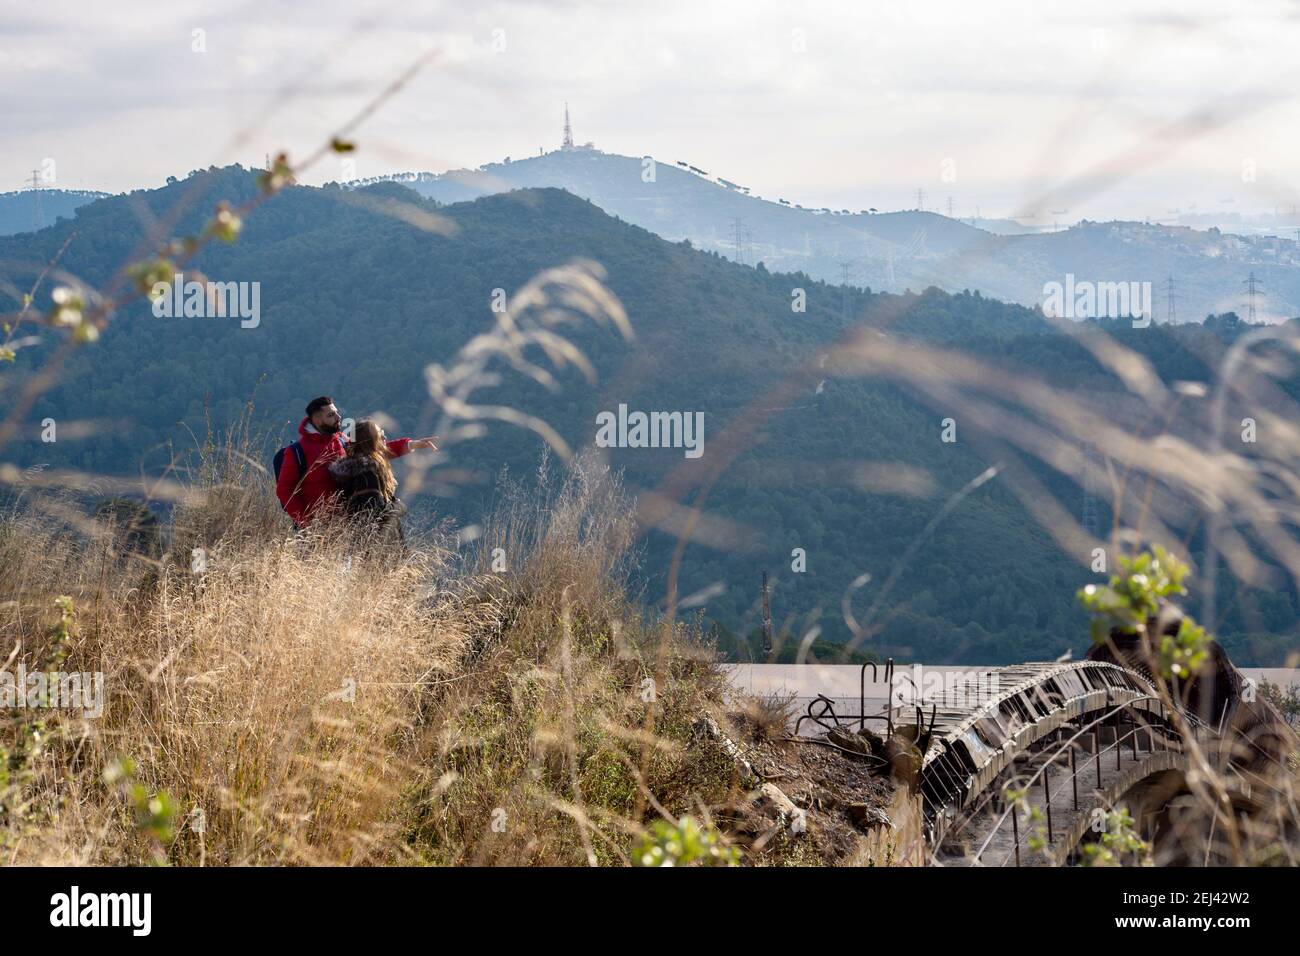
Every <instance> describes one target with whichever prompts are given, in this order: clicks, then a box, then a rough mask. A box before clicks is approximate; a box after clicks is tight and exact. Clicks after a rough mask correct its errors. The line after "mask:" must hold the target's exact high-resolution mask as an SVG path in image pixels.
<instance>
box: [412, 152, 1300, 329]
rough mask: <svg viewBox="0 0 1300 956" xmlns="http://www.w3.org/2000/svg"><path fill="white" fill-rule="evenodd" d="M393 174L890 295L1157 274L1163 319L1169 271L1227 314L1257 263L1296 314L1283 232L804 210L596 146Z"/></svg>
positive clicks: (1017, 297) (990, 290)
mask: <svg viewBox="0 0 1300 956" xmlns="http://www.w3.org/2000/svg"><path fill="white" fill-rule="evenodd" d="M389 178H391V179H393V180H395V181H398V182H402V183H404V184H405V185H408V186H410V187H411V188H412V189H415V190H416V191H417V192H419V193H420V194H421V195H424V196H428V197H430V198H431V199H435V200H437V201H438V202H441V203H455V202H463V201H465V200H468V199H474V198H477V197H479V196H485V195H490V194H493V193H500V192H507V191H509V190H511V189H524V188H536V187H546V186H550V187H556V188H560V189H565V190H568V191H569V192H571V193H573V194H574V195H576V196H580V197H582V198H584V199H589V200H591V201H592V202H593V203H595V204H596V205H597V206H599V207H600V208H602V209H604V210H605V211H606V212H608V213H610V214H611V215H614V216H618V217H619V218H620V219H624V220H626V221H627V222H630V223H633V224H635V225H638V226H642V227H643V228H645V229H649V230H650V231H651V232H654V233H655V234H657V235H660V236H662V237H664V238H665V239H669V240H671V241H680V240H682V239H687V240H690V242H691V243H692V244H694V245H695V246H697V247H698V248H702V249H706V250H710V251H716V252H718V253H720V254H722V255H724V256H726V257H727V258H729V259H732V260H736V261H740V262H743V263H745V264H749V265H754V264H755V263H757V262H760V261H761V262H763V263H764V264H765V265H766V266H767V267H768V268H769V269H771V270H773V271H781V272H805V273H807V274H808V275H810V276H812V277H813V278H817V279H822V280H825V281H827V282H833V283H840V282H843V281H845V280H846V279H847V281H848V282H849V283H850V284H853V285H857V286H862V287H867V288H871V289H875V290H881V291H886V292H903V291H906V290H912V291H919V290H921V289H925V288H928V287H930V286H936V287H938V288H941V289H945V290H947V291H950V292H960V291H963V290H971V291H975V290H978V291H980V292H982V293H983V294H985V295H990V296H994V297H997V298H1000V299H1003V300H1006V301H1010V302H1018V303H1020V304H1022V305H1027V306H1035V305H1042V304H1043V301H1044V286H1045V285H1046V284H1047V283H1050V282H1059V283H1064V282H1065V281H1066V276H1067V275H1072V276H1074V279H1075V280H1076V281H1079V282H1094V283H1096V282H1149V283H1150V284H1151V286H1150V290H1151V297H1152V301H1153V304H1154V305H1153V309H1152V311H1153V313H1154V315H1153V318H1154V320H1155V321H1157V322H1164V321H1167V319H1168V317H1169V308H1168V307H1169V301H1170V296H1169V285H1168V280H1169V279H1171V278H1172V280H1173V305H1174V318H1175V321H1179V322H1186V321H1200V320H1201V319H1204V318H1205V317H1206V316H1207V315H1210V314H1218V313H1221V312H1225V311H1236V312H1238V313H1240V314H1243V315H1245V314H1248V312H1249V308H1250V301H1249V298H1248V294H1247V285H1246V282H1247V279H1248V277H1249V276H1250V275H1251V274H1252V273H1253V274H1254V275H1255V277H1256V280H1257V282H1256V288H1257V289H1258V290H1259V292H1258V294H1257V296H1256V298H1255V307H1256V314H1257V317H1258V318H1259V319H1261V320H1281V319H1286V318H1290V317H1293V316H1296V315H1300V246H1298V245H1297V243H1296V242H1295V241H1294V240H1293V239H1286V238H1280V237H1271V236H1234V235H1226V234H1223V233H1221V232H1219V231H1218V230H1217V229H1210V230H1206V231H1200V230H1196V229H1192V228H1188V227H1185V226H1164V225H1156V224H1146V223H1139V222H1107V223H1094V222H1087V221H1084V222H1082V223H1079V224H1077V225H1075V226H1072V227H1071V228H1068V229H1064V230H1061V231H1055V232H1040V231H1033V230H1032V229H1031V228H1030V227H1026V226H1021V225H1020V224H1019V223H1016V222H1014V221H1012V220H980V221H979V226H976V225H971V224H969V223H968V222H965V221H962V220H958V219H950V218H948V217H946V216H942V215H939V214H938V213H935V212H928V211H919V210H912V211H902V212H877V211H874V210H864V209H857V210H849V209H829V208H825V209H805V208H802V207H800V206H798V205H795V204H793V202H792V201H789V200H787V199H786V198H785V197H776V198H770V197H769V198H760V197H758V196H755V195H753V194H752V193H751V192H750V191H749V190H748V189H747V188H746V187H745V186H743V185H741V184H738V183H734V182H731V181H729V180H726V179H724V178H721V177H718V176H715V175H710V174H709V173H708V172H706V171H705V170H703V169H700V168H699V167H697V166H694V165H693V164H691V163H690V162H688V161H687V160H673V161H657V160H654V159H651V158H649V157H645V158H641V157H635V156H620V155H616V154H612V153H604V152H601V151H599V150H596V149H593V148H576V149H564V150H555V151H553V152H550V153H546V154H544V155H540V156H533V157H529V158H527V159H519V160H513V161H511V160H506V161H504V162H500V163H490V164H488V165H486V166H483V167H480V168H479V169H476V170H454V171H451V172H446V173H442V174H436V175H435V174H432V173H412V174H408V175H404V176H396V177H389ZM981 227H982V228H981Z"/></svg>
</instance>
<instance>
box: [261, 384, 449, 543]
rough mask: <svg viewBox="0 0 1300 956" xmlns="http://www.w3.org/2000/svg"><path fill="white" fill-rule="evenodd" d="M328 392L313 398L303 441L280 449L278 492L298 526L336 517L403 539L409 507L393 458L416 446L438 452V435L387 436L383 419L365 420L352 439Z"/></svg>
mask: <svg viewBox="0 0 1300 956" xmlns="http://www.w3.org/2000/svg"><path fill="white" fill-rule="evenodd" d="M342 428H343V420H342V418H340V416H339V410H338V408H337V407H335V405H334V401H333V399H331V398H330V397H329V396H328V395H322V396H320V397H319V398H314V399H312V400H311V401H310V402H309V403H308V404H307V415H306V417H305V418H304V419H303V420H302V421H301V422H300V423H299V425H298V440H297V441H296V442H294V443H293V444H291V445H288V446H286V447H284V448H281V449H280V450H279V451H278V452H276V453H275V459H274V461H273V469H274V473H275V478H276V484H275V493H276V497H278V498H279V499H280V504H281V506H283V508H284V510H285V512H286V513H287V514H288V515H289V517H290V518H292V519H293V526H294V528H295V529H299V530H301V529H303V528H306V527H308V526H309V525H310V524H312V523H313V522H315V521H319V520H321V519H323V518H326V517H330V516H337V515H340V514H341V515H344V516H347V517H349V518H351V519H353V520H354V521H356V522H357V523H358V524H360V525H361V526H362V529H363V530H366V531H371V532H376V533H380V532H382V533H386V534H392V535H394V536H395V537H396V538H398V539H400V538H401V515H402V513H403V511H404V510H405V508H404V507H403V505H402V502H401V500H400V499H399V498H398V497H397V480H396V479H395V478H394V477H393V469H392V467H391V466H390V465H389V462H390V461H391V460H392V459H394V458H400V457H402V456H403V455H405V454H407V453H408V452H410V451H411V450H413V449H416V448H432V449H434V450H437V447H438V446H437V445H436V444H435V439H434V438H414V439H412V438H394V439H391V440H390V439H388V438H387V436H385V435H384V430H383V428H381V427H380V425H379V423H378V422H374V421H368V420H367V421H360V422H357V423H356V429H355V432H354V435H353V439H352V441H351V442H347V441H345V440H344V437H343V432H342Z"/></svg>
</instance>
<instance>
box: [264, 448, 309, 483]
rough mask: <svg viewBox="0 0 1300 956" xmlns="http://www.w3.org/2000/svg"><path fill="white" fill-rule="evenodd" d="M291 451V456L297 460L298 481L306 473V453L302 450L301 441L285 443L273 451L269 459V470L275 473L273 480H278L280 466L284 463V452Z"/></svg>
mask: <svg viewBox="0 0 1300 956" xmlns="http://www.w3.org/2000/svg"><path fill="white" fill-rule="evenodd" d="M286 451H292V452H293V457H294V458H296V459H297V461H298V481H299V482H301V481H302V479H303V476H304V475H306V474H307V455H306V453H305V452H304V451H303V450H302V442H298V441H296V442H294V443H293V444H292V445H286V446H285V447H283V448H281V449H280V450H279V451H277V452H276V453H275V457H274V458H272V459H271V470H272V472H274V474H275V480H276V481H279V480H280V466H282V465H283V464H284V453H285V452H286Z"/></svg>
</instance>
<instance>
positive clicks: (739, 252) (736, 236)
mask: <svg viewBox="0 0 1300 956" xmlns="http://www.w3.org/2000/svg"><path fill="white" fill-rule="evenodd" d="M731 241H732V244H733V245H734V246H735V247H736V261H737V262H739V263H740V264H741V265H748V264H749V262H748V255H747V248H746V247H747V246H748V244H749V227H748V226H746V225H745V220H744V217H742V216H736V217H735V218H734V219H732V220H731Z"/></svg>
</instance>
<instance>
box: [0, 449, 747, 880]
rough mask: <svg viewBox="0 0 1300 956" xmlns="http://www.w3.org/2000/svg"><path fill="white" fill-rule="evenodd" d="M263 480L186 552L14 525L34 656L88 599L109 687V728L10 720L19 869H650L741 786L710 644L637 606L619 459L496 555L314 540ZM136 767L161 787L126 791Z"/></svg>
mask: <svg viewBox="0 0 1300 956" xmlns="http://www.w3.org/2000/svg"><path fill="white" fill-rule="evenodd" d="M247 460H250V461H251V460H252V458H251V456H248V458H247ZM231 461H234V459H231ZM238 467H241V468H242V467H244V466H242V465H241V466H238ZM255 477H256V476H255V475H251V474H243V475H242V476H240V475H232V473H231V471H230V470H229V469H215V470H213V471H210V472H208V473H207V474H206V475H205V476H204V478H203V480H206V481H209V482H210V484H209V485H208V486H207V487H206V488H202V489H196V490H197V491H199V492H202V493H201V494H196V495H194V496H193V497H192V498H191V499H190V503H188V504H185V505H182V506H178V507H177V508H176V509H174V511H173V514H172V527H171V546H170V548H169V549H168V550H167V552H166V554H165V555H164V556H163V558H162V559H161V560H157V559H153V558H148V557H146V556H143V555H139V554H132V553H130V552H128V551H125V550H124V549H123V548H122V542H121V540H120V539H119V538H118V537H116V536H115V535H116V532H115V530H114V529H113V527H111V526H100V527H99V528H98V529H96V528H93V527H92V528H89V529H87V528H84V527H83V528H73V527H70V526H60V525H58V524H57V523H56V522H53V521H52V520H50V519H49V518H48V517H44V518H43V517H39V516H34V515H33V513H32V511H31V509H26V510H25V511H24V514H23V515H22V516H20V515H18V514H13V515H10V516H9V517H8V518H7V519H6V520H5V521H4V523H3V524H0V588H3V591H2V592H0V594H2V595H3V599H4V604H3V611H2V613H3V614H4V617H5V625H6V633H7V634H8V633H14V634H18V635H19V637H20V639H19V642H18V645H19V646H18V655H19V658H20V659H22V660H24V661H26V662H28V664H29V665H33V666H34V662H37V661H40V660H43V659H44V658H43V657H42V655H43V654H45V653H46V651H47V650H48V649H49V648H50V647H52V646H57V645H58V641H57V640H56V639H55V638H53V637H51V636H50V635H51V634H54V633H55V632H56V631H57V625H58V618H59V614H58V612H57V611H56V610H54V599H55V598H56V596H58V595H60V594H67V595H69V596H71V597H72V599H73V602H74V605H75V608H76V617H75V620H73V621H72V622H71V624H70V626H69V627H68V637H67V639H66V640H65V641H64V642H63V644H64V645H65V646H66V647H67V655H68V656H67V659H66V661H65V662H63V663H62V665H61V667H62V668H63V669H65V670H73V671H87V672H94V671H102V672H103V673H104V679H105V687H106V696H107V708H106V712H105V714H104V715H103V717H102V718H100V719H97V720H96V719H83V718H81V717H78V716H77V715H76V713H75V712H68V711H41V712H39V713H37V712H34V711H19V712H17V714H16V716H15V717H14V718H13V719H11V720H8V721H7V723H6V724H4V725H0V728H2V734H3V735H2V736H0V741H4V742H5V745H6V746H7V747H8V748H9V749H10V750H11V751H12V752H13V753H14V754H16V755H17V756H16V757H15V758H14V761H12V762H13V763H14V764H15V766H17V765H18V764H21V772H20V773H16V774H13V775H11V778H10V780H9V782H8V783H5V784H0V795H2V799H0V814H2V815H0V837H2V838H3V841H4V842H3V847H4V852H5V855H6V858H7V859H9V860H12V861H16V862H41V863H71V864H132V863H141V862H148V861H151V860H159V861H162V860H166V861H169V862H172V863H177V864H199V863H212V864H268V863H269V864H373V863H393V862H442V863H485V862H512V863H525V862H544V863H574V862H584V861H591V860H598V861H602V862H623V861H625V860H626V859H627V853H628V849H629V847H630V844H631V841H632V840H633V839H634V838H635V837H636V836H637V835H638V834H639V833H640V828H641V824H642V823H643V822H645V821H646V820H648V819H650V818H653V817H654V816H656V815H657V814H658V813H659V812H660V811H659V809H657V808H658V807H662V808H663V809H664V810H665V811H669V812H673V813H676V812H681V811H688V810H689V811H693V812H697V813H699V812H704V813H705V814H707V812H708V810H709V808H710V807H711V806H715V805H721V804H724V803H726V802H728V801H729V800H730V799H731V798H732V796H733V795H734V793H733V790H734V781H733V779H732V778H733V769H732V767H731V764H730V762H729V761H727V760H726V759H725V756H723V755H721V754H720V753H719V752H718V751H717V750H716V748H713V747H711V746H710V745H707V744H705V745H700V746H691V745H690V741H691V728H692V724H693V722H694V720H695V719H696V718H697V717H698V716H699V715H700V713H702V712H706V711H710V710H712V711H714V712H715V713H720V709H721V700H722V696H723V686H724V684H725V680H724V678H723V677H722V675H721V674H720V673H719V672H718V671H717V669H716V668H715V667H714V666H713V665H712V664H711V663H710V662H709V660H708V659H707V656H708V655H707V653H706V652H705V651H704V649H703V648H702V647H700V646H699V645H698V642H697V640H696V638H697V637H698V631H697V630H696V629H692V628H689V627H686V626H682V625H678V626H676V627H674V628H672V629H671V630H667V631H666V632H665V630H664V629H663V628H659V627H656V626H654V625H651V624H649V623H647V622H646V621H645V620H644V619H643V617H642V613H641V612H640V611H639V610H638V609H637V608H636V607H635V606H634V605H632V604H631V603H630V602H629V600H628V598H627V597H626V595H625V592H624V590H623V583H624V580H623V573H624V571H625V570H626V569H627V566H628V564H627V562H628V560H629V557H628V548H629V546H630V544H631V542H632V540H633V538H634V532H635V527H634V523H633V522H634V519H633V517H632V514H633V511H632V509H631V508H630V507H629V506H628V504H627V502H626V500H625V499H624V497H623V495H622V492H621V489H620V488H619V486H618V483H617V481H616V480H614V479H613V477H612V476H611V475H610V474H609V473H608V471H607V470H606V469H604V468H603V467H601V466H599V465H597V464H596V462H595V461H594V460H589V459H588V460H583V461H580V462H577V463H576V464H575V465H574V467H573V468H572V469H571V470H570V471H569V473H568V474H567V476H566V478H565V480H564V481H563V482H562V483H561V484H560V486H559V487H558V488H554V489H552V488H550V486H549V481H548V480H544V482H543V485H544V489H543V493H542V494H541V495H537V494H535V493H533V492H529V493H528V494H526V495H525V494H524V493H523V492H522V490H521V489H519V488H514V489H513V490H508V492H507V494H506V496H505V499H504V500H503V504H502V508H501V509H500V512H499V516H498V517H499V520H494V521H492V522H489V523H488V525H487V531H486V533H485V535H484V538H483V539H482V547H481V548H480V549H479V551H478V552H477V553H470V554H465V555H458V554H457V553H456V552H455V550H454V548H453V547H449V546H444V545H443V544H442V543H440V542H439V541H438V540H434V541H430V542H425V543H423V544H422V545H421V546H420V547H418V548H415V549H412V550H411V551H409V552H408V553H406V554H405V555H404V556H402V557H401V558H400V559H387V560H382V561H381V560H377V559H374V558H368V557H366V555H367V554H368V553H370V552H368V550H367V548H366V546H365V543H364V542H358V541H357V540H355V539H354V538H353V537H352V536H351V535H349V534H345V533H335V531H333V530H331V531H328V532H320V533H314V534H311V535H308V536H307V537H305V538H298V537H295V536H292V535H290V534H289V533H288V527H287V522H285V521H284V520H283V519H282V518H281V517H280V516H278V515H274V514H273V512H271V510H270V508H269V507H268V503H267V500H268V498H269V491H268V490H266V484H267V483H266V482H265V480H264V479H263V480H262V481H261V482H260V483H259V482H257V481H254V480H252V479H253V478H255ZM494 547H506V549H507V552H508V554H509V560H510V570H508V571H506V572H505V573H496V572H493V571H491V570H490V569H488V567H489V565H490V556H491V549H492V548H494ZM196 549H200V550H198V551H196ZM485 556H486V557H485ZM390 557H391V556H390ZM485 560H486V561H487V562H488V564H486V565H485V563H484V562H485ZM10 625H15V626H14V627H12V628H11V626H10ZM661 641H666V642H667V644H668V649H669V653H668V654H667V655H666V659H667V661H668V665H667V667H666V669H665V670H664V672H663V673H656V665H655V664H654V663H653V662H654V661H656V660H657V659H658V658H659V656H660V647H659V644H660V642H661ZM643 649H648V651H647V652H646V653H643ZM5 650H6V653H7V651H8V648H6V649H5ZM647 681H652V683H647ZM651 691H652V692H651ZM652 712H653V715H652ZM38 717H39V718H40V719H41V721H42V728H43V729H42V733H41V735H40V736H41V741H40V743H39V745H38V746H36V747H34V748H33V747H27V748H26V749H24V748H23V747H22V746H19V745H18V744H19V742H20V738H23V737H24V735H28V731H29V730H30V728H31V726H32V721H33V720H35V719H36V718H38ZM28 736H30V735H28ZM124 758H125V759H129V760H130V761H131V762H132V763H133V764H134V775H133V776H132V777H130V778H128V779H127V780H125V781H120V780H114V779H113V778H112V773H113V770H114V768H115V767H118V766H120V765H121V764H120V761H121V760H123V759H124ZM6 759H7V760H8V759H9V758H8V757H7V758H6ZM106 773H107V774H109V776H108V777H106ZM137 784H138V786H139V788H140V789H139V791H138V793H135V794H133V793H132V790H131V786H132V785H137ZM160 794H165V795H166V798H167V800H169V801H170V805H167V804H162V805H155V806H154V808H153V809H152V810H151V809H150V806H149V803H148V801H149V799H150V798H153V797H155V796H157V795H160ZM159 806H161V811H160V812H155V811H158V807H159ZM498 808H500V809H501V810H502V811H503V812H504V814H505V818H504V819H505V830H504V831H503V832H498V830H499V828H500V824H499V823H498V828H497V829H494V827H493V824H494V820H496V819H497V817H499V816H500V814H496V811H497V810H498ZM494 814H496V816H494ZM160 817H169V819H166V820H162V821H161V823H160Z"/></svg>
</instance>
